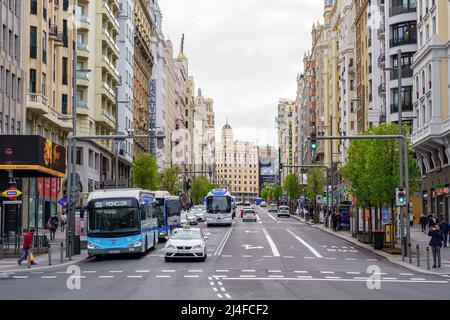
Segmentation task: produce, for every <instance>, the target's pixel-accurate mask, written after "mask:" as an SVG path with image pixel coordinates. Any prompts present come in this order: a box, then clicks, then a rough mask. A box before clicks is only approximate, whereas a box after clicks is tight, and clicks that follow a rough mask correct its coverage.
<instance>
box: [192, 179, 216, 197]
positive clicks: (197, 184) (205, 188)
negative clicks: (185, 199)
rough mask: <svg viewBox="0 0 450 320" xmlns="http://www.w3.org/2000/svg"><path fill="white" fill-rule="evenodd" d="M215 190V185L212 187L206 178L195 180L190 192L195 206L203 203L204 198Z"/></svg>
mask: <svg viewBox="0 0 450 320" xmlns="http://www.w3.org/2000/svg"><path fill="white" fill-rule="evenodd" d="M212 189H214V185H212V184H211V183H210V182H209V180H208V178H206V177H204V176H199V177H197V178H195V179H194V182H193V183H192V188H191V190H190V193H191V197H192V199H193V201H194V203H195V204H200V203H202V201H203V198H204V197H205V196H206V195H207V194H208V192H209V191H211V190H212Z"/></svg>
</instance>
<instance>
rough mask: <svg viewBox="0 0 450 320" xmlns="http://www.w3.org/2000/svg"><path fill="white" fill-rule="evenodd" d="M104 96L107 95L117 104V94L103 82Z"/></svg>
mask: <svg viewBox="0 0 450 320" xmlns="http://www.w3.org/2000/svg"><path fill="white" fill-rule="evenodd" d="M102 94H103V95H105V96H106V97H107V98H108V99H109V100H110V101H111V102H112V103H116V93H115V92H114V90H113V89H112V88H111V87H110V86H109V85H108V84H107V83H106V82H104V81H103V82H102Z"/></svg>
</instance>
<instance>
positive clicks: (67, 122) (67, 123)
mask: <svg viewBox="0 0 450 320" xmlns="http://www.w3.org/2000/svg"><path fill="white" fill-rule="evenodd" d="M47 110H48V112H47V113H46V114H44V118H46V119H47V120H48V121H49V122H52V123H53V124H55V125H57V126H58V127H59V128H60V129H61V130H63V131H65V132H71V131H72V128H73V126H72V116H71V115H67V114H62V113H60V112H58V111H56V110H55V109H53V108H50V107H47Z"/></svg>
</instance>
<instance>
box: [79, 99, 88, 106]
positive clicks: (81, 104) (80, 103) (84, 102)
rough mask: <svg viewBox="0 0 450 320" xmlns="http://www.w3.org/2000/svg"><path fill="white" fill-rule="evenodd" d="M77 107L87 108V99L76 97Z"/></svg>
mask: <svg viewBox="0 0 450 320" xmlns="http://www.w3.org/2000/svg"><path fill="white" fill-rule="evenodd" d="M77 107H78V108H87V101H86V100H79V99H77Z"/></svg>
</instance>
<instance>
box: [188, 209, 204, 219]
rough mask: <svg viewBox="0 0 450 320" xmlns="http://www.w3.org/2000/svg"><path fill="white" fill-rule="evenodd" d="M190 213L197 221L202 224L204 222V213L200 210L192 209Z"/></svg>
mask: <svg viewBox="0 0 450 320" xmlns="http://www.w3.org/2000/svg"><path fill="white" fill-rule="evenodd" d="M190 212H191V213H193V214H194V215H195V216H196V217H197V221H199V222H204V221H205V220H206V213H205V212H204V211H203V210H202V209H195V208H193V209H192V210H191V211H190Z"/></svg>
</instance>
